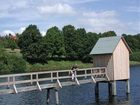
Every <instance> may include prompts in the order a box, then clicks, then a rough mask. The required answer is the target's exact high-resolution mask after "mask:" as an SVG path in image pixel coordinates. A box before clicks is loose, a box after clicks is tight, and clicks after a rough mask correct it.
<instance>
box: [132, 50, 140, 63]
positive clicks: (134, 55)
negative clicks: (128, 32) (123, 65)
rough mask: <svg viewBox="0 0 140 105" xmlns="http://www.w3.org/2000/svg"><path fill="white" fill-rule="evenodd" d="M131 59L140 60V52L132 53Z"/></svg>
mask: <svg viewBox="0 0 140 105" xmlns="http://www.w3.org/2000/svg"><path fill="white" fill-rule="evenodd" d="M130 60H131V61H139V62H140V52H133V53H132V54H131V55H130Z"/></svg>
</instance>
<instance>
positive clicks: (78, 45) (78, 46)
mask: <svg viewBox="0 0 140 105" xmlns="http://www.w3.org/2000/svg"><path fill="white" fill-rule="evenodd" d="M87 42H88V39H87V35H86V30H85V29H84V28H78V29H77V30H76V33H75V41H74V42H73V43H74V45H75V47H74V48H75V49H74V50H75V52H76V53H77V56H78V59H82V57H83V55H86V54H87V52H86V48H87V46H86V45H87Z"/></svg>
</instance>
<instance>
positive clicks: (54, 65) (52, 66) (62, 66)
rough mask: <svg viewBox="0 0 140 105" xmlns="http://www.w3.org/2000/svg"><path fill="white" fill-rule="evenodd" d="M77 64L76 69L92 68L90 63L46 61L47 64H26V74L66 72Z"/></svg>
mask: <svg viewBox="0 0 140 105" xmlns="http://www.w3.org/2000/svg"><path fill="white" fill-rule="evenodd" d="M74 64H77V65H78V68H90V67H93V65H92V63H82V62H81V61H48V64H44V65H42V64H39V63H37V64H33V65H31V64H28V65H27V66H28V69H27V72H35V71H46V70H66V69H71V67H72V66H73V65H74Z"/></svg>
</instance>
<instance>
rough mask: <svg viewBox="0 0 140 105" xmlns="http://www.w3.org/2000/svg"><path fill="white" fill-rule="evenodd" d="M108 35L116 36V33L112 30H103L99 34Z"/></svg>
mask: <svg viewBox="0 0 140 105" xmlns="http://www.w3.org/2000/svg"><path fill="white" fill-rule="evenodd" d="M110 36H117V35H116V33H115V32H114V31H108V32H104V33H102V35H101V37H110Z"/></svg>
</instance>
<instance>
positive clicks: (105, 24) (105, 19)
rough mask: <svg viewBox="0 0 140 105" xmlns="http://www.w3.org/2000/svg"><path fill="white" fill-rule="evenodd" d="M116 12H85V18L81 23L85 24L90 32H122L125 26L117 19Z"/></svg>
mask: <svg viewBox="0 0 140 105" xmlns="http://www.w3.org/2000/svg"><path fill="white" fill-rule="evenodd" d="M117 17H118V14H117V12H116V11H102V12H95V11H93V12H84V13H83V18H81V19H80V20H79V21H80V22H81V24H85V25H86V27H88V30H89V31H94V32H105V31H110V30H114V31H119V32H120V31H121V30H120V28H122V27H124V25H123V24H122V23H121V22H120V20H119V19H118V18H117Z"/></svg>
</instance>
